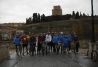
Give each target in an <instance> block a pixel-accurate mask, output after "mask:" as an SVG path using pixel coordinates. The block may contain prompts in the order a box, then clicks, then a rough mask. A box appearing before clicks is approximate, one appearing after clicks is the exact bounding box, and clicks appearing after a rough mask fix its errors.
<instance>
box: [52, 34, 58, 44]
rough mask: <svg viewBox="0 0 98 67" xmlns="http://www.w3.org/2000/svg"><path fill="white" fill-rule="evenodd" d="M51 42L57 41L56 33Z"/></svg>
mask: <svg viewBox="0 0 98 67" xmlns="http://www.w3.org/2000/svg"><path fill="white" fill-rule="evenodd" d="M52 42H53V43H58V35H54V36H53V37H52Z"/></svg>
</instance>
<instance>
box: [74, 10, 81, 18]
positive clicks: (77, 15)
mask: <svg viewBox="0 0 98 67" xmlns="http://www.w3.org/2000/svg"><path fill="white" fill-rule="evenodd" d="M79 17H80V16H79V12H78V11H77V13H76V16H75V19H79Z"/></svg>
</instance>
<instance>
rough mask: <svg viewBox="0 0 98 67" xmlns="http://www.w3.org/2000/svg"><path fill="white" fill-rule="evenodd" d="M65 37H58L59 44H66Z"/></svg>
mask: <svg viewBox="0 0 98 67" xmlns="http://www.w3.org/2000/svg"><path fill="white" fill-rule="evenodd" d="M64 37H65V36H64V35H59V36H58V42H59V43H64V42H63V39H64Z"/></svg>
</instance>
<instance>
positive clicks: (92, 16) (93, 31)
mask: <svg viewBox="0 0 98 67" xmlns="http://www.w3.org/2000/svg"><path fill="white" fill-rule="evenodd" d="M91 18H92V19H91V21H92V22H91V23H92V39H91V42H92V43H95V26H94V10H93V0H91Z"/></svg>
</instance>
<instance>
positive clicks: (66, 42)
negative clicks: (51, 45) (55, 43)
mask: <svg viewBox="0 0 98 67" xmlns="http://www.w3.org/2000/svg"><path fill="white" fill-rule="evenodd" d="M63 42H64V48H67V47H68V46H69V40H68V37H67V36H65V37H64V38H63Z"/></svg>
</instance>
